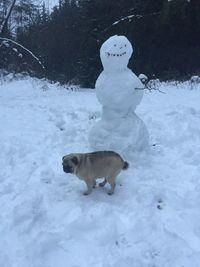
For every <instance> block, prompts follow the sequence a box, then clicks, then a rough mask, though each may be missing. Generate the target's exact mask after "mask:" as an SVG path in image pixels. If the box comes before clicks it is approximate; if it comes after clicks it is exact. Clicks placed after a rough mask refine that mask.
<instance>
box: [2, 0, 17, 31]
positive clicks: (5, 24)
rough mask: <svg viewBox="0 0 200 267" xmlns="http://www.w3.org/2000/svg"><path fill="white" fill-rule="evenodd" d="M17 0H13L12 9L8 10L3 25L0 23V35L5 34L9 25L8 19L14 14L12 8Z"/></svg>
mask: <svg viewBox="0 0 200 267" xmlns="http://www.w3.org/2000/svg"><path fill="white" fill-rule="evenodd" d="M16 1H17V0H13V2H12V4H11V6H10V9H9V11H8V14H7V15H6V18H5V20H4V21H3V22H2V25H0V36H3V35H4V34H5V31H6V28H7V25H8V20H9V18H10V16H11V14H12V10H13V8H14V6H15V4H16Z"/></svg>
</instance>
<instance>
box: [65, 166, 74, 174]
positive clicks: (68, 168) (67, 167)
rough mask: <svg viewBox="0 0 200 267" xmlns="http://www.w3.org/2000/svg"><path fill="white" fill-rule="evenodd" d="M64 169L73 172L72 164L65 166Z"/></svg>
mask: <svg viewBox="0 0 200 267" xmlns="http://www.w3.org/2000/svg"><path fill="white" fill-rule="evenodd" d="M63 171H64V172H66V173H73V169H72V167H70V166H63Z"/></svg>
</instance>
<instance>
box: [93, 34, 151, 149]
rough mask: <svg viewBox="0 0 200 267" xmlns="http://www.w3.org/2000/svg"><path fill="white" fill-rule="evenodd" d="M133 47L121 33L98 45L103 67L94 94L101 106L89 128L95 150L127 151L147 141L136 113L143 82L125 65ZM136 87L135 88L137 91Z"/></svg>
mask: <svg viewBox="0 0 200 267" xmlns="http://www.w3.org/2000/svg"><path fill="white" fill-rule="evenodd" d="M131 54H132V46H131V44H130V42H129V41H128V39H127V38H126V37H124V36H113V37H111V38H109V39H108V40H107V41H106V42H105V43H104V44H103V45H102V47H101V51H100V55H101V61H102V64H103V67H104V70H103V71H102V73H101V74H100V75H99V77H98V79H97V81H96V85H95V88H96V95H97V98H98V100H99V102H100V103H101V105H102V118H101V120H100V121H99V122H97V124H96V125H95V126H94V127H93V128H92V130H91V132H90V136H89V141H90V144H91V146H92V148H93V149H95V150H102V149H103V150H108V149H110V150H114V151H117V152H119V153H121V154H127V153H128V152H130V153H131V152H133V151H135V150H142V149H143V148H145V147H146V146H147V144H148V131H147V129H146V126H145V124H144V123H143V121H142V120H141V119H140V118H139V117H138V116H137V115H136V114H135V109H136V107H137V105H138V104H139V103H140V102H141V100H142V96H143V91H142V90H139V89H142V88H143V84H142V83H141V81H140V79H139V78H138V77H137V76H136V75H135V74H134V73H133V72H132V71H131V70H130V69H129V68H128V67H127V65H128V61H129V59H130V57H131ZM137 89H138V90H137Z"/></svg>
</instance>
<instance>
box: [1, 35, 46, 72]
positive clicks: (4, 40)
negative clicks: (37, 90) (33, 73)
mask: <svg viewBox="0 0 200 267" xmlns="http://www.w3.org/2000/svg"><path fill="white" fill-rule="evenodd" d="M0 41H2V42H6V43H7V42H11V43H13V44H15V45H16V46H19V47H20V48H22V49H23V50H25V51H26V52H27V53H28V54H30V55H31V56H32V57H33V58H34V59H35V60H36V61H37V62H38V63H39V64H40V66H41V67H42V68H43V69H45V67H44V65H43V64H42V62H41V61H40V60H39V58H38V57H36V56H35V55H34V54H33V52H31V51H30V50H29V49H27V48H26V47H24V46H23V45H21V44H19V43H17V42H15V41H13V40H11V39H8V38H4V37H0Z"/></svg>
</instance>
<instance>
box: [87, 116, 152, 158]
mask: <svg viewBox="0 0 200 267" xmlns="http://www.w3.org/2000/svg"><path fill="white" fill-rule="evenodd" d="M105 117H106V116H104V117H103V118H102V119H101V120H100V121H98V122H97V123H96V125H94V127H93V128H92V130H91V131H90V134H89V142H90V145H91V147H92V149H93V150H113V151H115V152H118V153H119V154H121V155H122V156H123V155H131V154H133V153H134V152H136V151H143V150H145V149H147V148H148V143H149V134H148V131H147V128H146V126H145V124H144V122H143V121H142V120H141V119H140V118H139V117H138V116H137V115H136V114H135V113H134V112H131V113H129V114H128V115H127V116H126V117H118V118H116V117H115V118H112V119H111V118H110V117H109V119H108V116H107V119H105Z"/></svg>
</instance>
